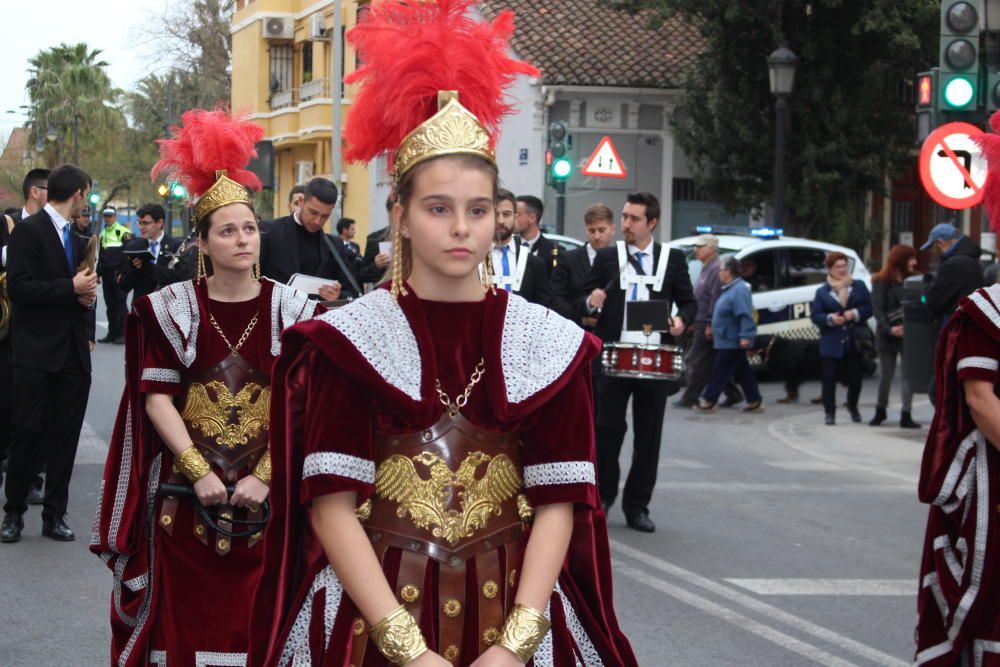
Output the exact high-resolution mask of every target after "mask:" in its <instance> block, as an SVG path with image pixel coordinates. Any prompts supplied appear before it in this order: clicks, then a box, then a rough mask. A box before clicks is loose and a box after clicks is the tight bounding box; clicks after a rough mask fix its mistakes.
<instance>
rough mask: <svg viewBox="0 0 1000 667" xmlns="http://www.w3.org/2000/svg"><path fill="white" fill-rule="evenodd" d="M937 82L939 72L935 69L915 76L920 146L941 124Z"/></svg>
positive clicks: (918, 140)
mask: <svg viewBox="0 0 1000 667" xmlns="http://www.w3.org/2000/svg"><path fill="white" fill-rule="evenodd" d="M938 80H939V70H938V68H937V67H935V68H934V69H932V70H930V71H928V72H920V73H919V74H917V83H916V94H917V143H918V144H922V143H924V140H925V139H926V138H927V137H928V136H929V135H930V133H931V132H933V131H934V128H936V127H937V126H938V125H940V124H941V114H940V112H941V108H940V106H939V105H938Z"/></svg>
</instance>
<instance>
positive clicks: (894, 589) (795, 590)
mask: <svg viewBox="0 0 1000 667" xmlns="http://www.w3.org/2000/svg"><path fill="white" fill-rule="evenodd" d="M726 581H727V582H729V583H730V584H733V585H734V586H739V587H740V588H745V589H747V590H748V591H751V592H753V593H756V594H757V595H857V596H862V595H864V596H877V597H913V596H915V595H916V593H917V582H916V581H914V580H913V579H726Z"/></svg>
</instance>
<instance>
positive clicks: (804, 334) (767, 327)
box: [667, 227, 874, 363]
mask: <svg viewBox="0 0 1000 667" xmlns="http://www.w3.org/2000/svg"><path fill="white" fill-rule="evenodd" d="M695 231H697V232H698V233H699V234H714V235H715V236H716V237H717V238H718V239H719V254H720V255H733V256H734V257H735V258H736V259H737V260H739V262H740V271H741V273H742V275H743V279H744V280H745V281H746V282H747V284H748V285H750V288H751V290H752V292H753V307H754V313H755V316H756V319H757V336H758V339H757V341H758V345H760V346H761V347H766V346H767V344H768V342H769V341H770V338H771V337H772V336H779V337H782V338H793V339H803V340H814V339H818V338H819V329H818V328H817V327H816V325H815V324H813V322H812V319H811V318H810V316H811V314H812V301H813V297H815V296H816V290H817V289H818V288H819V286H820V285H822V284H823V283H825V282H826V276H827V273H826V265H825V263H824V262H825V261H826V256H827V254H828V253H831V252H842V253H844V254H845V255H847V261H848V265H849V268H850V271H851V275H852V276H853V277H854V279H856V280H861V281H864V283H865V285H867V286H868V289H869V290H870V289H871V286H872V282H871V274H870V273H869V272H868V269H867V268H865V265H864V262H862V261H861V258H860V257H858V254H857V253H856V252H854V251H853V250H852V249H850V248H846V247H844V246H839V245H835V244H833V243H823V242H822V241H812V240H810V239H802V238H795V237H791V236H783V235H782V230H780V229H773V228H770V227H751V228H749V229H747V228H745V227H742V228H741V227H698V228H696V230H695ZM696 238H697V237H696V236H688V237H684V238H679V239H674V240H673V241H670V242H669V243H668V244H667V245H669V246H670V247H672V248H679V249H680V250H682V251H683V252H684V255H685V257H686V258H687V260H688V270H689V271H690V273H691V283H692V284H693V283H694V281H695V280H697V278H698V275H699V274H700V273H701V268H702V267H701V262H699V261H698V260H697V259H695V256H694V241H695V239H696ZM869 326H871V327H874V318H871V319H870V320H869ZM754 361H755V362H757V363H760V361H761V359H760V358H759V356H758V358H757V359H754Z"/></svg>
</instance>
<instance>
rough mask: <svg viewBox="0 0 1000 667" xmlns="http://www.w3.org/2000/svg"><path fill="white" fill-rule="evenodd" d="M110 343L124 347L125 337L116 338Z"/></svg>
mask: <svg viewBox="0 0 1000 667" xmlns="http://www.w3.org/2000/svg"><path fill="white" fill-rule="evenodd" d="M111 342H112V343H114V344H115V345H124V344H125V336H118V337H117V338H115V339H114V340H113V341H111Z"/></svg>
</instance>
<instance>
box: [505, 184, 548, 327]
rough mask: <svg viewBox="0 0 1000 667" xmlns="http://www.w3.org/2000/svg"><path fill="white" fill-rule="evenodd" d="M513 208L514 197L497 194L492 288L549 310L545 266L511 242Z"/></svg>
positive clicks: (506, 194)
mask: <svg viewBox="0 0 1000 667" xmlns="http://www.w3.org/2000/svg"><path fill="white" fill-rule="evenodd" d="M516 206H517V199H516V198H515V197H514V193H513V192H510V191H509V190H500V192H499V199H498V203H497V223H496V231H495V232H494V236H493V284H494V285H496V286H497V288H498V289H505V290H507V291H508V292H512V293H513V294H516V295H518V296H520V297H523V298H525V299H527V300H528V301H530V302H531V303H537V304H538V305H540V306H545V307H546V308H549V307H552V292H551V290H550V289H549V279H548V276H547V275H546V273H545V263H544V262H543V261H542V260H540V259H539V258H538V257H535V256H534V255H532V254H531V253H530V252H529V250H528V248H526V247H524V246H521V245H519V244H518V243H515V242H514V221H515V218H516V210H517V209H516Z"/></svg>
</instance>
